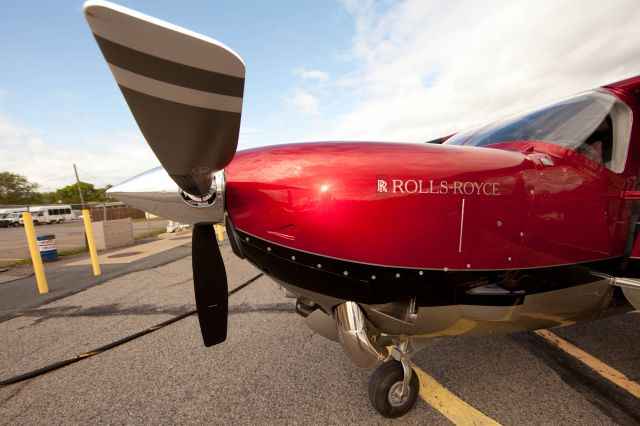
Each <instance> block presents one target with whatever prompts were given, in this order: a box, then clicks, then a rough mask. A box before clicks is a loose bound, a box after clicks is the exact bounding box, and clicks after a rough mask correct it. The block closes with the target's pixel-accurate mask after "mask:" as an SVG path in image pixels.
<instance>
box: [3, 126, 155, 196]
mask: <svg viewBox="0 0 640 426" xmlns="http://www.w3.org/2000/svg"><path fill="white" fill-rule="evenodd" d="M70 137H71V138H72V139H73V144H69V145H66V144H63V143H52V142H50V141H49V140H48V138H47V135H46V133H43V132H42V131H36V130H33V129H28V128H26V127H23V126H20V125H19V124H17V123H15V122H13V121H12V120H10V119H9V118H7V117H4V116H0V171H8V172H12V173H18V174H21V175H24V176H26V177H27V179H29V180H30V181H32V182H35V183H37V184H39V185H40V191H53V190H55V189H58V188H61V187H63V186H66V185H69V184H72V183H73V182H75V178H74V175H73V164H74V163H75V164H76V165H77V167H78V172H79V175H80V179H81V180H82V181H85V182H90V183H93V184H95V185H96V186H99V187H100V186H104V185H106V184H109V183H110V184H117V183H119V182H121V181H123V180H124V179H126V178H128V177H131V176H134V175H136V174H138V173H140V172H143V171H145V170H147V169H150V168H152V167H154V166H156V165H157V164H158V161H157V160H156V158H155V156H154V155H153V153H152V152H151V150H150V149H149V147H148V146H147V144H146V143H145V141H144V139H143V138H142V136H141V135H139V134H132V133H126V132H120V133H114V134H113V135H110V136H108V137H104V136H96V135H87V134H82V135H71V136H70Z"/></svg>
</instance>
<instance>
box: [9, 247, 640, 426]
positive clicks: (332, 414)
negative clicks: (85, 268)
mask: <svg viewBox="0 0 640 426" xmlns="http://www.w3.org/2000/svg"><path fill="white" fill-rule="evenodd" d="M185 243H186V244H187V246H188V243H189V241H188V239H187V240H185ZM180 249H182V250H184V247H181V248H180ZM222 252H223V257H224V259H225V263H226V265H227V274H228V276H229V280H230V282H229V286H230V288H235V287H237V286H239V285H241V284H243V283H246V282H247V281H248V280H251V279H252V278H255V277H256V276H258V274H259V271H257V270H256V269H255V268H254V267H253V266H251V265H250V264H248V263H247V262H246V261H242V260H239V259H237V258H236V257H234V256H233V255H232V254H231V252H230V249H229V247H228V245H227V243H226V242H225V243H223V247H222ZM185 253H188V252H185ZM157 263H158V265H157V266H155V267H150V268H148V269H145V270H140V271H137V272H132V273H128V274H124V275H122V276H120V277H118V278H115V279H112V280H109V281H106V282H103V283H101V284H99V285H95V286H93V287H90V288H88V289H87V290H85V291H81V292H79V293H75V294H73V295H71V296H69V297H64V298H61V299H59V300H56V301H54V302H52V303H49V304H45V305H43V306H40V307H38V308H35V309H25V310H23V311H20V312H17V315H16V316H14V317H13V318H11V319H7V320H5V321H3V322H0V336H2V344H1V345H0V380H4V379H7V378H9V377H12V376H15V375H17V374H21V373H25V372H28V371H32V370H34V369H37V368H40V367H43V366H45V365H48V364H51V363H54V362H58V361H61V360H64V359H67V358H71V357H75V356H77V355H80V354H86V353H87V352H89V355H92V354H91V351H92V350H93V349H95V348H98V347H100V346H102V345H105V344H107V343H109V342H112V341H115V340H117V339H121V338H123V337H125V336H128V335H131V334H132V333H135V332H138V331H140V330H144V329H147V328H149V327H152V326H153V325H154V324H158V323H160V322H162V321H165V320H168V319H170V318H173V317H175V316H177V315H180V314H182V313H185V312H189V311H191V310H193V309H194V308H195V306H194V303H193V289H192V283H191V269H190V268H191V265H190V257H189V256H188V255H186V257H183V258H181V259H179V260H175V261H171V262H169V263H163V262H162V261H160V260H159V261H158V262H157ZM69 268H72V266H69ZM28 280H33V278H25V279H24V285H25V286H27V285H33V286H35V284H34V283H31V282H29V281H28ZM4 285H7V284H4ZM10 285H15V283H14V284H10ZM19 285H22V284H21V283H20V284H19ZM2 286H3V284H0V294H1V293H2V289H3V287H2ZM52 291H56V290H55V288H52ZM554 333H555V334H556V335H558V336H560V337H562V338H564V339H565V340H566V341H568V342H571V343H573V344H574V345H575V346H576V347H577V348H580V349H581V350H583V351H585V352H586V353H588V354H589V355H591V356H592V357H594V358H596V359H597V360H599V361H600V362H601V363H602V365H605V366H608V367H611V368H614V369H616V370H617V371H618V372H619V373H621V374H622V375H624V376H626V377H627V378H628V379H629V382H630V383H631V387H629V388H627V389H624V388H623V387H621V386H620V385H619V384H614V383H613V382H611V381H610V379H609V378H607V377H606V374H605V375H603V374H601V373H600V372H597V371H595V370H594V369H593V368H590V367H587V366H586V365H585V364H583V363H582V362H580V361H578V360H576V358H574V356H575V353H574V354H572V353H570V352H567V351H565V350H562V349H558V348H557V347H555V346H554V345H552V344H550V343H549V342H548V341H547V340H545V339H544V338H542V337H541V336H539V335H537V334H534V333H521V334H515V335H503V336H491V337H480V338H457V339H456V338H451V339H447V340H441V341H438V342H436V343H435V344H434V345H433V346H431V347H429V348H427V349H425V350H424V351H422V352H420V353H418V354H417V355H416V356H415V357H414V363H415V366H416V369H417V370H418V371H419V372H420V374H421V381H422V385H423V387H422V390H421V398H420V399H419V400H418V403H417V404H416V407H415V408H414V409H412V410H411V411H410V412H409V413H408V414H407V415H406V416H404V417H403V418H401V419H396V420H387V419H384V418H383V417H381V416H379V415H378V414H377V413H376V412H375V411H374V410H373V408H372V407H371V406H370V404H369V402H368V399H367V383H368V378H369V375H370V372H367V371H364V370H360V369H358V368H357V367H355V366H354V365H353V364H352V363H351V362H350V361H349V359H348V358H347V356H346V355H345V354H344V353H343V351H342V348H341V347H340V346H339V345H338V344H336V343H334V342H331V341H328V340H326V339H324V338H323V337H321V336H319V335H317V334H315V333H313V332H312V331H311V330H309V329H308V328H306V326H305V325H304V323H303V319H302V318H301V317H300V316H298V315H296V314H295V313H294V311H293V302H292V299H287V298H285V297H284V296H283V294H282V292H281V291H280V290H279V288H278V286H277V285H276V284H275V283H274V282H272V281H271V280H270V279H269V278H267V277H266V276H260V277H259V278H257V279H255V280H254V281H253V282H251V283H250V284H249V285H247V286H246V287H245V288H243V289H241V290H239V291H238V292H237V293H235V294H233V295H232V296H231V297H230V317H229V333H228V334H229V336H228V339H227V341H226V342H225V343H223V344H221V345H219V346H215V347H213V348H205V347H204V346H203V345H202V341H201V337H200V334H199V328H198V322H197V317H196V316H195V315H190V316H187V317H186V318H184V319H182V320H179V321H177V322H175V323H173V324H171V325H168V326H166V327H162V328H159V329H157V330H156V331H153V332H151V333H149V334H146V335H144V336H142V337H139V338H137V339H134V340H131V341H129V342H127V343H124V344H122V345H120V346H117V347H115V348H113V349H110V350H107V351H105V352H102V353H99V354H96V355H94V356H88V357H87V358H88V359H85V360H81V361H79V362H77V363H74V364H72V365H69V366H67V367H64V368H61V369H58V370H55V371H52V372H49V373H46V374H43V375H41V376H38V377H36V378H33V379H29V380H26V381H22V382H19V383H17V384H13V385H10V386H7V387H3V388H0V423H1V424H34V423H42V422H45V421H46V422H47V423H51V424H81V423H82V424H86V423H101V424H123V423H127V424H175V423H188V424H205V423H206V424H229V423H231V422H233V423H239V424H247V423H252V424H257V423H259V424H282V423H286V424H319V423H320V424H385V423H394V424H395V423H397V424H451V423H456V424H514V425H515V424H518V425H520V424H536V425H537V424H581V425H583V424H637V423H638V422H639V421H640V401H639V400H638V399H637V396H638V395H635V396H634V391H635V388H634V387H633V384H635V385H636V386H637V380H638V378H639V377H640V363H639V362H638V361H639V360H640V347H638V345H637V344H636V342H637V336H638V334H639V333H640V315H638V313H636V312H633V313H627V314H624V315H620V316H615V317H610V318H608V319H602V320H597V321H594V322H590V323H586V324H582V325H577V326H572V327H568V328H565V329H558V330H554ZM84 356H85V355H83V357H84Z"/></svg>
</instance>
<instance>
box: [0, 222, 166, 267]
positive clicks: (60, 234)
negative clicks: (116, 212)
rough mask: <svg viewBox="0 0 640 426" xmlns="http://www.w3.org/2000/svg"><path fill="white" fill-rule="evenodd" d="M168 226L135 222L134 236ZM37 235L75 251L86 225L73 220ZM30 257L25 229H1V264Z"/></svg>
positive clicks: (45, 228) (46, 227) (81, 243)
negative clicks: (46, 237) (54, 239)
mask: <svg viewBox="0 0 640 426" xmlns="http://www.w3.org/2000/svg"><path fill="white" fill-rule="evenodd" d="M166 226H167V221H166V220H164V219H160V220H150V221H148V222H147V221H135V222H133V232H134V235H138V234H140V233H143V232H147V231H151V230H154V229H158V228H164V227H166ZM36 234H37V235H50V234H53V235H55V236H56V247H57V248H58V250H67V249H74V248H78V247H83V246H84V245H85V241H84V224H83V222H82V220H80V219H79V220H73V221H70V222H64V223H60V224H51V225H40V226H37V227H36ZM28 257H29V246H28V245H27V237H26V235H25V232H24V228H23V227H21V226H19V227H15V228H0V264H3V263H10V262H15V261H17V260H20V259H26V258H28Z"/></svg>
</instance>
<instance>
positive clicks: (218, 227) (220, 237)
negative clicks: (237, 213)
mask: <svg viewBox="0 0 640 426" xmlns="http://www.w3.org/2000/svg"><path fill="white" fill-rule="evenodd" d="M213 227H214V228H216V233H217V234H218V241H224V234H223V233H222V225H217V224H216V225H213Z"/></svg>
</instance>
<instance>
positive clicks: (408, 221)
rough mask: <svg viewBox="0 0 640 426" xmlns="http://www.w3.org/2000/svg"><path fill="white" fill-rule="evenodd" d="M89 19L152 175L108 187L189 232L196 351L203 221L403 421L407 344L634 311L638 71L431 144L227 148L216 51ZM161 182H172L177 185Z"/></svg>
mask: <svg viewBox="0 0 640 426" xmlns="http://www.w3.org/2000/svg"><path fill="white" fill-rule="evenodd" d="M85 14H86V17H87V20H88V22H89V25H90V27H91V30H92V32H93V34H94V36H95V38H96V40H97V42H98V45H99V47H100V49H101V50H102V53H103V55H104V57H105V59H106V60H107V62H108V63H109V66H110V68H111V71H112V72H113V75H114V77H115V79H116V81H117V83H118V85H119V86H120V89H121V90H122V93H123V95H124V97H125V99H126V101H127V103H128V105H129V107H130V109H131V111H132V113H133V116H134V117H135V119H136V121H137V123H138V125H139V127H140V129H141V131H142V133H143V134H144V136H145V138H146V140H147V142H148V143H149V145H150V146H151V148H152V149H153V151H154V153H155V154H156V156H157V157H158V159H159V160H160V162H161V164H162V165H163V168H157V169H154V170H151V171H149V172H147V173H144V174H142V175H140V176H137V177H135V178H132V179H130V180H129V181H126V182H124V183H123V184H121V185H119V186H117V187H115V188H113V189H111V190H110V194H111V195H113V196H115V197H116V198H119V199H121V200H123V201H125V202H127V203H129V204H131V205H133V206H136V207H140V208H143V209H145V210H149V211H152V212H154V213H157V214H160V215H162V216H164V217H168V218H171V219H174V220H179V221H181V222H184V223H191V224H193V225H194V229H193V274H194V286H195V296H196V304H197V308H198V316H199V321H200V327H201V330H202V335H203V339H204V344H205V345H206V346H211V345H214V344H217V343H220V342H222V341H224V340H225V339H226V334H227V278H226V272H225V268H224V264H223V262H222V258H221V255H220V251H219V249H218V245H217V242H216V238H215V235H214V231H213V227H212V226H211V224H215V223H223V222H224V223H225V224H226V229H227V233H228V236H229V239H230V242H231V246H232V248H233V251H234V253H235V254H236V255H238V256H239V257H241V258H243V259H247V260H248V261H249V262H251V263H252V264H254V265H255V266H257V267H258V268H259V269H260V270H262V271H263V272H264V273H265V274H267V275H268V276H270V277H271V278H272V279H273V280H274V281H276V282H277V283H279V284H280V285H281V286H282V287H283V289H285V291H286V293H287V294H288V295H291V296H293V297H295V298H296V299H297V301H296V311H297V312H298V313H300V314H302V315H303V316H305V317H306V319H305V322H306V323H307V324H308V325H309V326H310V327H311V328H312V329H313V330H315V331H316V332H318V333H319V334H321V335H323V336H326V337H328V338H330V339H334V340H336V341H339V342H340V343H341V344H342V346H343V348H344V350H345V352H346V353H347V355H349V356H350V357H351V358H352V359H353V361H355V363H356V364H357V365H358V366H360V367H364V368H374V367H377V370H376V371H375V372H374V373H373V376H372V378H371V382H370V385H369V398H370V400H371V403H372V405H373V406H374V407H375V408H376V409H377V410H378V411H379V412H380V413H381V414H382V415H384V416H387V417H396V416H400V415H402V414H404V413H406V412H407V411H408V410H409V409H410V408H411V407H412V406H413V404H414V403H415V401H416V398H417V396H418V389H419V383H418V378H417V376H416V374H415V372H413V370H412V368H411V363H410V358H411V355H412V354H413V353H415V352H416V351H418V350H420V349H422V348H424V347H425V346H427V345H428V344H429V342H432V341H433V340H434V339H437V338H443V337H447V336H462V335H465V336H466V335H486V334H495V333H511V332H522V331H526V330H535V329H540V328H548V327H555V326H562V325H568V324H574V323H576V322H578V321H581V320H587V319H592V318H594V317H595V316H596V315H601V314H604V313H605V312H610V313H611V312H613V311H612V310H611V309H609V308H612V307H615V308H616V309H615V312H621V311H626V310H628V309H631V308H630V307H629V305H628V304H626V303H625V296H626V299H628V301H629V302H631V303H632V304H633V306H635V307H636V308H638V307H640V243H637V242H636V240H637V239H636V237H637V226H636V225H637V220H638V213H639V212H640V204H639V203H638V202H637V201H636V200H640V191H639V190H638V185H639V181H638V174H639V172H640V164H639V160H640V152H638V150H639V149H640V142H639V140H640V125H639V124H638V123H634V121H633V115H634V113H639V112H640V77H635V78H632V79H629V80H625V81H621V82H618V83H614V84H610V85H607V86H603V87H600V88H598V89H595V90H592V91H588V92H584V93H580V94H578V95H575V96H572V97H570V98H568V99H565V100H562V101H560V102H556V103H553V104H550V105H547V106H544V107H542V108H538V109H535V110H532V111H529V112H526V113H523V114H519V115H514V116H511V117H508V118H505V119H503V120H499V121H496V122H494V123H491V124H488V125H486V126H483V127H478V128H476V129H473V130H470V131H466V132H461V133H458V134H455V135H453V136H451V137H448V138H442V139H440V140H436V141H432V143H411V144H400V143H373V142H359V143H354V142H322V143H300V144H290V145H281V146H270V147H263V148H256V149H250V150H247V151H241V152H238V153H236V145H237V140H238V135H239V128H240V117H241V110H242V97H243V90H244V72H245V67H244V63H243V62H242V60H241V59H240V57H239V56H237V55H236V54H235V53H234V52H233V51H231V50H230V49H229V48H227V47H226V46H224V45H222V44H221V43H219V42H217V41H215V40H212V39H210V38H208V37H204V36H201V35H198V34H195V33H192V32H190V31H187V30H184V29H181V28H178V27H175V26H173V25H171V24H167V23H165V22H162V21H158V20H156V19H154V18H151V17H148V16H145V15H142V14H139V13H137V12H134V11H131V10H129V9H126V8H123V7H120V6H117V5H114V4H111V3H106V2H97V1H90V2H88V3H86V4H85ZM176 184H177V186H178V187H179V188H180V189H178V188H177V187H176Z"/></svg>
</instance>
